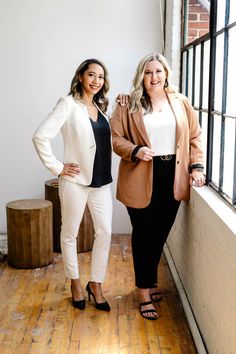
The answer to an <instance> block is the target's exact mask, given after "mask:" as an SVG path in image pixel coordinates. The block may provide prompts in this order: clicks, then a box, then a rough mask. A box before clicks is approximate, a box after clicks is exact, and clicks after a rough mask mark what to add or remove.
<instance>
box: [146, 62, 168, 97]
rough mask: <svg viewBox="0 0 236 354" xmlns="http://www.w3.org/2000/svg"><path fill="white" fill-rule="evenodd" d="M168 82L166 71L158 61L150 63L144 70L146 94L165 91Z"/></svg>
mask: <svg viewBox="0 0 236 354" xmlns="http://www.w3.org/2000/svg"><path fill="white" fill-rule="evenodd" d="M165 80H166V71H165V69H164V67H163V65H162V64H161V63H160V62H159V61H158V60H152V61H149V62H148V63H147V65H146V67H145V70H144V77H143V85H144V88H145V90H146V92H147V93H148V94H149V95H150V94H151V93H154V92H158V91H160V90H163V88H164V85H165Z"/></svg>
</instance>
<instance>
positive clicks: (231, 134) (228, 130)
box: [223, 118, 236, 199]
mask: <svg viewBox="0 0 236 354" xmlns="http://www.w3.org/2000/svg"><path fill="white" fill-rule="evenodd" d="M235 129H236V119H234V118H226V120H225V150H224V179H223V192H224V193H226V194H227V195H228V196H229V197H230V199H232V196H233V176H234V148H233V147H234V142H235V138H236V137H235Z"/></svg>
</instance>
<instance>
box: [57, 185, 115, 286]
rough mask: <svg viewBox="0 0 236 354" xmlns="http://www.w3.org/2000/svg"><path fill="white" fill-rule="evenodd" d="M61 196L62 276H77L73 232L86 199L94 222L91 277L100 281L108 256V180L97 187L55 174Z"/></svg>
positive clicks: (109, 212) (73, 277)
mask: <svg viewBox="0 0 236 354" xmlns="http://www.w3.org/2000/svg"><path fill="white" fill-rule="evenodd" d="M59 196H60V200H61V214H62V227H61V250H62V256H63V261H64V268H65V273H66V276H67V277H68V278H70V279H78V278H79V265H78V257H77V235H78V230H79V227H80V223H81V220H82V217H83V214H84V210H85V206H86V203H87V205H88V208H89V210H90V213H91V217H92V220H93V224H94V230H95V235H94V237H95V240H94V244H93V249H92V260H91V279H90V280H91V281H94V282H98V283H102V282H103V281H104V278H105V274H106V268H107V263H108V257H109V250H110V243H111V231H112V230H111V228H112V195H111V187H110V184H108V185H105V186H102V187H100V188H92V187H87V186H82V185H80V184H77V183H73V182H69V181H66V180H64V179H62V178H59Z"/></svg>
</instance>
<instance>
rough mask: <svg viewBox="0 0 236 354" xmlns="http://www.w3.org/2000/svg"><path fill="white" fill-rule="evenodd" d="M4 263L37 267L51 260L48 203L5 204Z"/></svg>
mask: <svg viewBox="0 0 236 354" xmlns="http://www.w3.org/2000/svg"><path fill="white" fill-rule="evenodd" d="M6 210H7V238H8V263H9V265H11V266H13V267H15V268H38V267H43V266H46V265H48V264H49V263H51V262H52V260H53V240H52V203H51V202H50V201H48V200H41V199H23V200H15V201H12V202H9V203H7V205H6Z"/></svg>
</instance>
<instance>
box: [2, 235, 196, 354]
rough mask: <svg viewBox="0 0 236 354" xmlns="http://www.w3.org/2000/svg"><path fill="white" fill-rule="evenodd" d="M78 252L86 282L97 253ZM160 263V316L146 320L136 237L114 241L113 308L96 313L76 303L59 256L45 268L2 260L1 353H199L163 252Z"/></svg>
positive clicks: (109, 291)
mask: <svg viewBox="0 0 236 354" xmlns="http://www.w3.org/2000/svg"><path fill="white" fill-rule="evenodd" d="M78 257H79V262H80V267H81V269H83V270H82V271H81V273H82V277H81V280H82V284H83V285H84V286H86V283H87V281H88V280H89V273H90V258H91V252H85V253H80V254H79V255H78ZM160 268H161V272H160V275H159V284H160V288H161V290H162V291H163V293H164V299H163V301H162V302H161V303H160V304H158V305H157V310H158V313H159V315H160V318H159V319H158V320H157V321H147V320H145V319H143V318H142V317H141V316H140V314H139V307H138V305H139V304H138V298H137V293H136V290H135V287H134V275H133V266H132V256H131V248H130V236H129V235H113V238H112V246H111V253H110V260H109V268H108V273H107V278H106V281H105V283H104V285H103V292H104V295H105V297H106V299H107V300H108V302H109V303H110V305H111V308H112V310H111V312H110V313H105V312H102V311H99V310H96V309H95V307H94V306H93V302H91V303H88V302H86V309H85V311H80V310H78V309H74V308H73V307H72V305H71V294H70V281H69V280H68V279H65V277H64V272H63V265H62V258H61V254H59V253H55V254H54V262H53V264H51V265H49V266H47V267H43V268H40V269H33V270H30V269H27V270H21V269H20V270H17V269H14V268H11V267H9V266H8V264H7V261H5V262H3V263H0V299H1V301H0V353H1V354H26V353H40V354H56V353H58V354H59V353H60V354H67V353H70V354H72V353H80V354H82V353H86V354H87V353H91V354H93V353H98V354H113V353H114V354H116V353H119V354H126V353H130V354H136V353H137V354H141V353H161V354H167V353H168V354H170V353H172V354H194V353H197V351H196V349H195V346H194V343H193V340H192V337H191V333H190V330H189V327H188V324H187V321H186V318H185V315H184V312H183V309H182V306H181V303H180V300H179V298H178V295H177V292H176V288H175V286H174V283H173V280H172V277H171V275H170V271H169V269H168V266H167V263H166V261H165V259H164V257H162V261H161V267H160ZM86 298H87V297H86Z"/></svg>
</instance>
